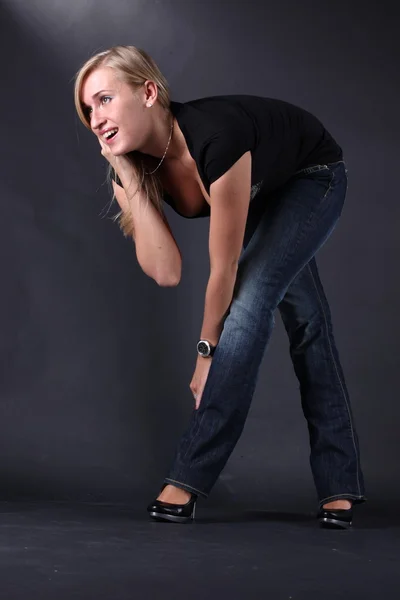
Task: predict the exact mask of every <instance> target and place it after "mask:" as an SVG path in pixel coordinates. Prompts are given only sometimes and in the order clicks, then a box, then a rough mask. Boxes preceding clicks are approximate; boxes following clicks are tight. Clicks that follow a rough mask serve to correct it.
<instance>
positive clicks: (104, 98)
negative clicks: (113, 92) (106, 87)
mask: <svg viewBox="0 0 400 600" xmlns="http://www.w3.org/2000/svg"><path fill="white" fill-rule="evenodd" d="M106 100H107V102H106ZM108 100H111V96H102V97H101V98H100V102H101V103H102V104H108Z"/></svg>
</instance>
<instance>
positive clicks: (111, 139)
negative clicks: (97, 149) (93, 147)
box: [103, 129, 119, 144]
mask: <svg viewBox="0 0 400 600" xmlns="http://www.w3.org/2000/svg"><path fill="white" fill-rule="evenodd" d="M118 133H119V129H118V131H117V133H116V134H115V135H113V137H112V138H110V139H109V140H107V139H106V138H104V137H103V142H105V143H106V144H112V143H113V141H114V140H115V138H116V137H118Z"/></svg>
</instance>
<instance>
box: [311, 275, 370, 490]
mask: <svg viewBox="0 0 400 600" xmlns="http://www.w3.org/2000/svg"><path fill="white" fill-rule="evenodd" d="M307 267H308V269H309V272H310V275H311V279H312V281H313V284H314V287H315V291H316V294H317V296H318V300H319V303H320V306H321V310H322V314H323V316H324V322H325V328H326V332H327V339H328V345H329V351H330V355H331V359H332V362H333V365H334V367H335V371H336V376H337V378H338V381H339V383H340V387H341V389H342V394H343V398H344V401H345V404H346V409H347V416H348V419H349V424H350V431H351V438H352V440H353V447H354V452H355V455H356V465H357V473H356V477H357V486H358V493H359V494H360V495H361V485H360V476H359V460H360V457H359V453H358V451H357V445H356V442H355V437H354V427H353V421H352V418H351V413H350V409H349V403H348V399H347V396H346V392H345V389H344V386H343V382H342V379H341V377H340V375H339V371H338V368H337V364H336V360H335V357H334V354H333V352H332V344H331V341H330V338H329V327H328V321H327V317H326V312H325V308H324V305H323V302H322V299H321V295H320V293H319V290H318V286H317V284H316V281H315V278H314V274H313V272H312V270H311V267H310V265H309V264H308V265H307Z"/></svg>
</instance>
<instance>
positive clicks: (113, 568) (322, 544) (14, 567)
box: [0, 502, 400, 600]
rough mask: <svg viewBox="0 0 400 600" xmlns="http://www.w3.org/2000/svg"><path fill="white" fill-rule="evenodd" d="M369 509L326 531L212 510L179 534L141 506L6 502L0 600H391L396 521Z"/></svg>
mask: <svg viewBox="0 0 400 600" xmlns="http://www.w3.org/2000/svg"><path fill="white" fill-rule="evenodd" d="M367 507H368V505H363V506H360V507H356V510H357V513H356V520H355V523H354V528H353V529H352V530H351V531H331V530H329V531H328V530H322V529H319V527H318V526H317V524H316V522H315V516H314V515H313V514H307V513H303V514H300V513H299V514H296V513H294V512H288V513H278V512H273V511H271V512H267V511H250V510H243V509H242V508H232V507H231V508H230V509H229V511H228V510H227V509H226V508H225V507H220V508H216V507H209V506H207V504H206V503H205V504H203V505H201V504H200V505H199V507H198V511H197V519H196V522H195V523H193V524H189V525H175V524H169V523H157V522H154V521H151V520H149V519H148V518H147V514H146V512H145V511H144V510H143V507H140V508H138V509H132V508H131V507H127V506H111V505H98V504H64V503H61V504H60V503H32V502H24V503H23V502H2V503H0V522H1V542H0V598H1V600H14V599H16V598H18V599H19V598H21V599H22V598H24V599H29V600H36V599H40V600H47V599H50V598H51V599H64V598H65V599H67V598H68V599H71V600H72V599H75V598H79V599H96V600H102V599H107V600H122V599H123V600H125V599H132V598H135V599H142V598H143V599H153V598H154V599H158V598H160V599H168V600H169V599H170V598H171V599H178V598H185V597H186V598H188V599H190V600H200V599H201V600H204V599H206V600H213V599H214V598H218V599H220V598H221V600H222V599H225V598H226V599H227V600H228V599H229V600H236V599H244V600H252V599H253V598H254V599H258V598H260V599H263V600H266V599H269V600H281V599H282V600H283V599H285V600H289V599H293V600H298V599H304V600H305V599H307V600H312V599H314V598H315V599H318V600H330V599H331V598H344V599H347V598H348V599H349V600H350V599H351V600H354V599H358V598H360V599H361V598H371V599H372V598H373V599H379V600H380V599H382V600H383V599H385V600H386V598H393V600H395V599H397V598H399V597H400V576H399V572H400V521H399V518H398V517H397V518H395V517H396V513H395V511H394V510H392V511H391V512H389V511H387V510H386V509H385V510H379V509H377V508H376V507H375V508H374V510H373V511H371V509H368V508H367Z"/></svg>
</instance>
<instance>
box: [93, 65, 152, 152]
mask: <svg viewBox="0 0 400 600" xmlns="http://www.w3.org/2000/svg"><path fill="white" fill-rule="evenodd" d="M140 90H142V92H141V93H140ZM140 90H139V92H138V91H137V90H136V91H134V90H133V89H132V88H131V87H130V86H129V85H128V84H127V83H124V82H123V81H121V80H120V79H119V78H118V77H117V76H116V71H115V69H113V68H111V67H101V68H99V69H96V70H95V71H92V72H91V73H90V74H89V75H88V76H87V77H86V79H85V81H84V83H83V85H82V92H81V100H82V103H83V108H84V109H85V111H86V114H87V116H88V120H89V121H90V126H91V129H92V131H93V133H94V134H95V135H96V136H97V137H98V138H99V139H101V140H102V141H103V142H104V143H106V144H107V145H109V146H110V148H111V150H112V153H113V154H114V155H115V156H118V155H121V154H126V153H127V152H131V151H132V150H140V148H141V147H142V146H143V144H144V143H145V140H146V137H147V136H148V134H149V129H150V122H149V118H148V116H147V114H148V111H147V112H146V109H145V103H146V97H145V92H144V88H140Z"/></svg>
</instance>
